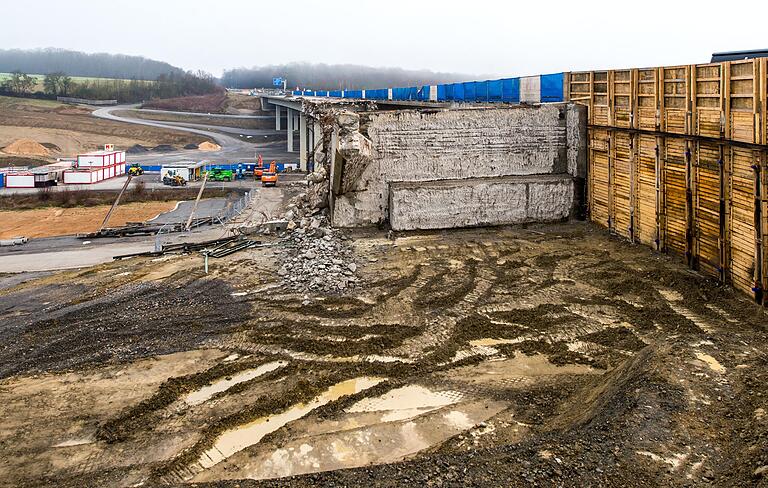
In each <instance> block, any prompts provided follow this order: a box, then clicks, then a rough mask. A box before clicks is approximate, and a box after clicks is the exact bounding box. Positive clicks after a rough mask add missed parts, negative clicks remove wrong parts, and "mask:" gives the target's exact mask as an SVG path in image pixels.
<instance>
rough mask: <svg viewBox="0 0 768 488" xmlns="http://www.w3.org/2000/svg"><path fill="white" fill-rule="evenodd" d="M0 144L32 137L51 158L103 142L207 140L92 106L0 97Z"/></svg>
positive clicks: (180, 143)
mask: <svg viewBox="0 0 768 488" xmlns="http://www.w3.org/2000/svg"><path fill="white" fill-rule="evenodd" d="M0 114H2V117H0V147H2V146H5V145H7V144H9V143H11V142H12V141H14V140H16V139H21V138H33V139H35V140H36V141H37V142H39V143H46V144H50V145H51V146H50V147H52V156H51V157H52V158H53V157H72V156H74V155H75V154H77V153H81V152H86V151H93V150H95V149H99V148H102V147H103V145H104V144H105V143H113V144H116V145H119V146H122V147H130V146H132V145H134V144H142V145H145V146H149V147H153V146H156V145H158V144H171V145H178V146H184V145H186V144H199V143H201V142H203V141H205V140H209V138H208V137H207V134H191V133H189V132H183V131H178V130H173V129H174V128H172V127H170V128H159V127H151V126H139V125H133V126H132V125H127V124H124V123H119V122H117V121H110V120H105V119H99V118H96V117H92V116H91V109H90V108H85V107H80V106H72V105H65V104H62V103H59V102H53V101H49V100H33V99H24V98H11V97H0Z"/></svg>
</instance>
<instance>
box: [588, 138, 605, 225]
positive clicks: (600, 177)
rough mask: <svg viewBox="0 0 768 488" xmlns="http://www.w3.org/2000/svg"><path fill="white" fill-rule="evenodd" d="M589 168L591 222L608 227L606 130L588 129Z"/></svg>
mask: <svg viewBox="0 0 768 488" xmlns="http://www.w3.org/2000/svg"><path fill="white" fill-rule="evenodd" d="M589 169H590V172H589V185H590V194H591V195H592V198H591V200H590V202H589V210H590V216H591V219H592V221H593V222H595V223H597V224H600V225H602V226H604V227H608V226H609V222H608V218H609V214H608V195H609V193H608V180H609V167H608V131H606V130H604V129H591V130H590V131H589Z"/></svg>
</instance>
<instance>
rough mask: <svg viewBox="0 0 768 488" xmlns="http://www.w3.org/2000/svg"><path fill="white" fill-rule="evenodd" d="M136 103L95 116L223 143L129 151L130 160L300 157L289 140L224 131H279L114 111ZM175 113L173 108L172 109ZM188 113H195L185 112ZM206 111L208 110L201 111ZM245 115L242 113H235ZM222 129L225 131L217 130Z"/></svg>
mask: <svg viewBox="0 0 768 488" xmlns="http://www.w3.org/2000/svg"><path fill="white" fill-rule="evenodd" d="M136 107H137V106H136V105H116V106H113V107H103V108H99V109H97V110H95V111H93V112H92V114H93V116H94V117H98V118H101V119H107V120H113V121H117V122H125V123H129V124H137V125H146V126H149V127H157V128H160V129H169V130H180V131H184V132H190V133H193V134H198V135H202V136H206V137H210V138H211V139H213V140H214V141H216V143H217V144H218V145H219V146H221V149H220V150H218V151H206V152H202V151H198V150H195V149H182V150H178V151H172V152H162V153H158V152H147V153H141V154H128V155H127V159H128V162H143V163H149V164H151V163H156V164H161V163H163V162H168V161H180V160H184V159H192V160H197V159H210V160H217V161H221V162H236V161H243V160H254V159H255V158H256V157H257V154H262V155H263V156H264V159H274V160H276V161H279V162H293V161H295V160H296V159H297V158H298V155H296V154H294V153H289V152H287V151H286V145H285V142H270V143H258V142H250V141H247V140H243V139H240V138H239V137H233V136H230V135H227V134H222V133H221V132H234V133H237V134H244V135H251V136H254V137H258V136H260V135H266V134H270V133H272V134H274V133H275V131H264V130H249V129H237V128H232V127H222V126H217V125H207V124H185V123H183V122H158V121H154V120H146V119H134V118H131V117H126V116H124V115H116V114H114V113H112V112H114V111H118V110H135V109H136ZM172 113H173V112H172ZM183 113H184V114H185V115H193V114H190V113H186V112H183ZM197 115H205V116H208V114H197ZM234 117H241V116H234ZM214 131H221V132H214Z"/></svg>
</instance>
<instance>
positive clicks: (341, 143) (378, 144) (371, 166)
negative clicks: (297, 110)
mask: <svg viewBox="0 0 768 488" xmlns="http://www.w3.org/2000/svg"><path fill="white" fill-rule="evenodd" d="M302 103H303V104H304V105H303V106H304V107H305V109H306V110H307V111H308V112H310V113H312V114H313V117H316V120H317V121H318V123H317V124H316V126H315V127H316V130H318V129H319V130H321V131H322V137H320V138H318V139H319V141H318V143H317V144H316V145H315V148H313V158H314V162H315V165H314V172H313V173H311V174H310V175H309V176H308V191H307V195H306V204H307V205H308V206H309V207H310V208H315V209H328V212H329V220H330V223H331V225H332V226H334V227H341V228H354V227H365V226H381V225H383V224H384V225H386V223H387V222H389V221H390V220H391V216H390V213H391V209H390V201H391V198H390V197H391V195H390V188H391V187H392V186H391V183H395V182H398V183H399V182H406V181H411V182H423V183H428V182H431V181H437V180H449V181H453V182H454V183H453V186H455V185H456V184H462V183H461V182H462V181H465V182H466V180H472V179H476V178H505V177H508V176H532V175H548V174H562V175H569V176H570V177H571V179H572V180H573V181H572V184H571V185H570V189H571V195H570V197H569V198H566V199H565V200H564V201H568V202H570V210H569V212H568V215H567V216H568V217H574V218H583V216H584V210H583V206H584V203H585V202H584V200H585V195H584V193H585V190H584V186H585V185H584V182H585V177H586V171H587V164H586V161H587V137H586V122H587V114H586V109H585V107H583V106H581V105H578V104H574V103H552V104H537V105H514V106H498V105H490V106H472V105H463V106H462V105H460V106H456V107H450V108H441V107H432V108H429V109H427V108H424V109H413V108H408V109H403V110H386V111H382V110H378V109H377V106H376V104H375V103H348V104H339V103H331V102H325V101H324V102H323V103H320V104H318V103H315V102H314V101H310V100H303V101H302ZM489 121H490V122H489ZM449 149H450V150H449ZM505 183H508V182H505ZM464 193H467V192H464ZM469 204H471V202H457V205H463V206H467V205H469ZM527 204H528V202H527ZM509 220H510V219H506V218H505V219H502V220H500V221H498V222H496V221H494V220H488V219H483V218H481V219H479V221H481V222H483V224H477V225H491V226H492V225H507V224H508V223H509ZM511 220H512V221H514V222H517V221H518V220H520V219H519V218H517V217H516V218H513V219H511ZM471 225H475V224H471ZM427 228H436V227H431V226H430V227H427Z"/></svg>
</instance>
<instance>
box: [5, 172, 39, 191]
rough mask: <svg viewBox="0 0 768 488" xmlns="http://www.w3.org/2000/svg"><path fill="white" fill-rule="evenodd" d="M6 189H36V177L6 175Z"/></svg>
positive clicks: (31, 175)
mask: <svg viewBox="0 0 768 488" xmlns="http://www.w3.org/2000/svg"><path fill="white" fill-rule="evenodd" d="M5 186H6V188H34V187H35V175H33V174H15V175H14V174H6V175H5Z"/></svg>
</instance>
